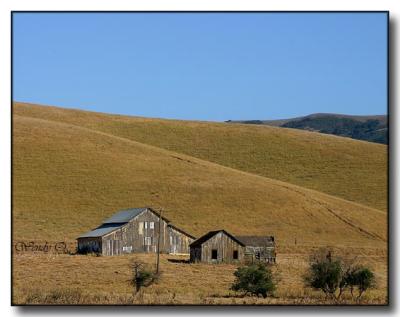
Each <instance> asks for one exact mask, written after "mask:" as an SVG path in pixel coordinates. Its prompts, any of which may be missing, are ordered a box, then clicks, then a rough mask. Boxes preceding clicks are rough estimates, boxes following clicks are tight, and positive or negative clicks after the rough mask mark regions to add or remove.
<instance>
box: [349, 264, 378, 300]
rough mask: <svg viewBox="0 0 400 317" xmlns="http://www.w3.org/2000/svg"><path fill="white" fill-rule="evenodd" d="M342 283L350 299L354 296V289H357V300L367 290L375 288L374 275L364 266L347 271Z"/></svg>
mask: <svg viewBox="0 0 400 317" xmlns="http://www.w3.org/2000/svg"><path fill="white" fill-rule="evenodd" d="M344 281H345V283H346V286H348V287H349V289H350V293H351V296H352V297H353V296H354V293H353V292H354V289H355V288H357V289H358V296H357V299H358V300H359V299H360V298H361V296H362V295H363V294H364V293H365V292H366V291H367V290H368V289H370V288H373V287H375V283H376V282H375V275H374V273H373V272H372V271H371V270H370V269H369V268H367V267H364V266H358V267H355V268H353V269H351V270H349V271H348V272H347V274H346V275H345V277H344Z"/></svg>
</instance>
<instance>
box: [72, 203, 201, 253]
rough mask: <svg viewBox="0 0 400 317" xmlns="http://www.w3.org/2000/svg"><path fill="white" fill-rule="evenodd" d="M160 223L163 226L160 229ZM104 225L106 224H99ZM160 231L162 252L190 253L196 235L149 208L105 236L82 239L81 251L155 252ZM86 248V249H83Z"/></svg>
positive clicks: (79, 245)
mask: <svg viewBox="0 0 400 317" xmlns="http://www.w3.org/2000/svg"><path fill="white" fill-rule="evenodd" d="M159 226H160V228H159ZM99 228H102V227H99ZM159 230H160V234H161V236H160V253H175V254H189V244H190V243H192V242H193V241H194V237H192V236H190V235H189V234H187V233H185V232H183V231H182V230H180V229H178V228H177V227H175V226H172V225H170V224H169V222H168V221H167V220H166V219H165V218H160V217H159V215H158V214H156V213H155V212H153V211H152V210H151V209H146V210H144V211H143V212H141V213H140V214H138V215H137V216H135V217H134V218H133V219H131V220H129V222H127V223H122V224H121V225H120V226H118V224H117V227H116V228H115V230H113V231H111V232H109V233H106V234H104V235H102V236H101V237H83V238H78V252H80V253H87V252H96V253H101V254H102V255H110V256H111V255H120V254H125V253H148V252H149V253H150V252H151V253H155V252H157V246H158V232H159ZM82 251H86V252H82Z"/></svg>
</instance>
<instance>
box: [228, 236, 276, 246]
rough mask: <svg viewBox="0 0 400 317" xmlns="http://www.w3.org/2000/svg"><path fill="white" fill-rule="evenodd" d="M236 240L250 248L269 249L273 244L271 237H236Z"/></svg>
mask: <svg viewBox="0 0 400 317" xmlns="http://www.w3.org/2000/svg"><path fill="white" fill-rule="evenodd" d="M236 238H237V239H238V240H240V241H242V242H243V244H244V245H246V246H252V247H266V246H267V247H269V246H274V244H275V242H274V241H275V239H274V237H273V236H237V237H236Z"/></svg>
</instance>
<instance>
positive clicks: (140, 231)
mask: <svg viewBox="0 0 400 317" xmlns="http://www.w3.org/2000/svg"><path fill="white" fill-rule="evenodd" d="M139 234H143V222H139Z"/></svg>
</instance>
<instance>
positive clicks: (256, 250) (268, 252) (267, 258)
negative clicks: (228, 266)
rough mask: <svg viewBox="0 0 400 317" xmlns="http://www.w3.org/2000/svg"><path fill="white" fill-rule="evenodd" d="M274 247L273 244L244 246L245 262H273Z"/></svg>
mask: <svg viewBox="0 0 400 317" xmlns="http://www.w3.org/2000/svg"><path fill="white" fill-rule="evenodd" d="M275 257H276V255H275V247H274V246H268V247H264V246H261V247H260V246H246V249H245V262H246V263H254V262H257V261H260V262H267V263H275V261H276V259H275Z"/></svg>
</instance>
